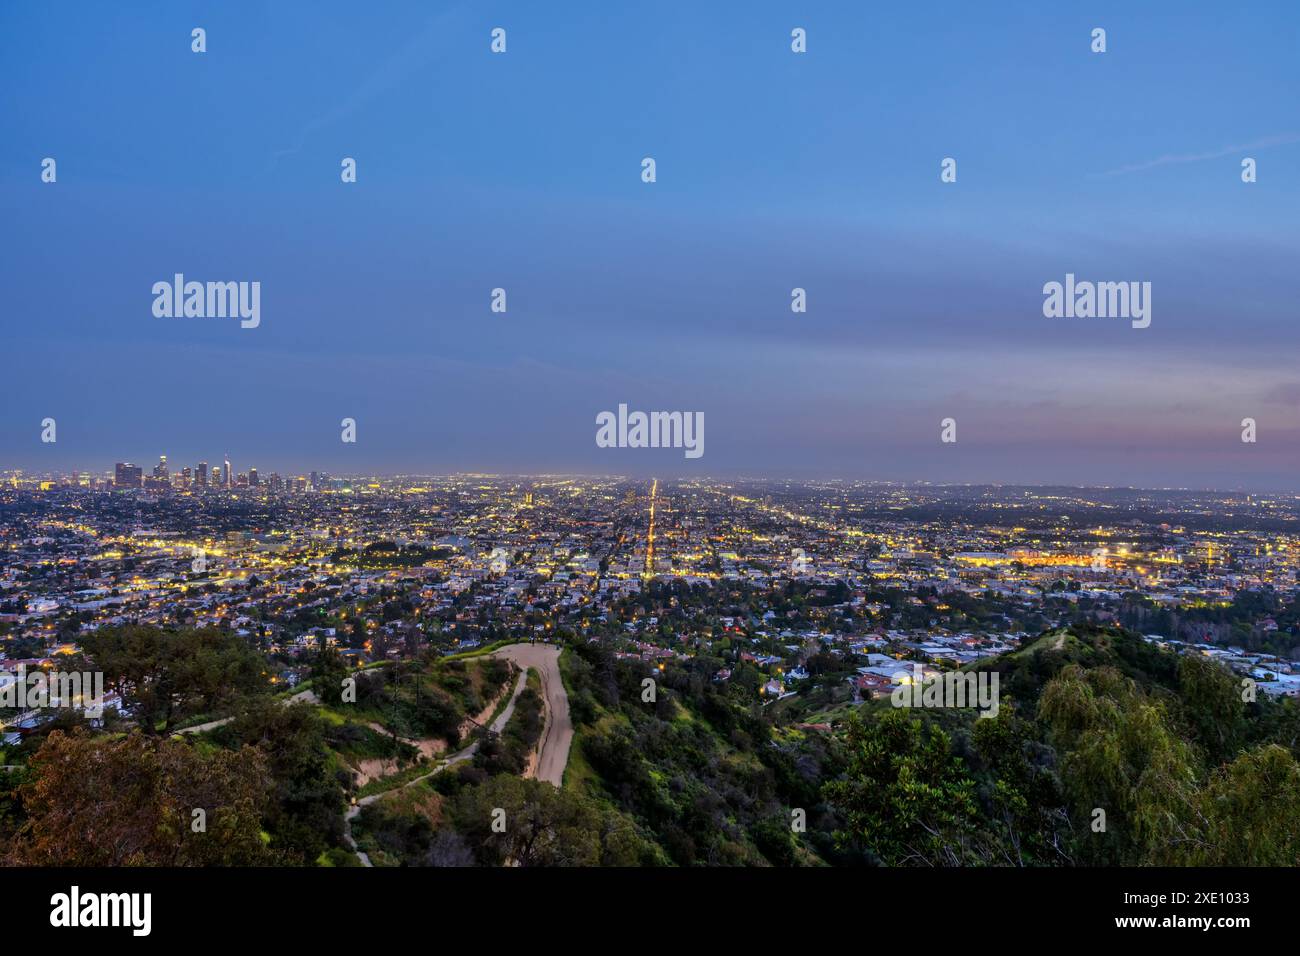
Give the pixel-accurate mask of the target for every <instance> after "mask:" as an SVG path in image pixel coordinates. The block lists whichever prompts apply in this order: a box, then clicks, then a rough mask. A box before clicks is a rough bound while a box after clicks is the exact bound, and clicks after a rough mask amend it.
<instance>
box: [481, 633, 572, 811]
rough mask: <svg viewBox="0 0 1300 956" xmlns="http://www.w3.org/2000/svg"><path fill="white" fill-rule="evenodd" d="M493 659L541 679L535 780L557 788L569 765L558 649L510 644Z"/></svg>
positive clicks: (569, 724)
mask: <svg viewBox="0 0 1300 956" xmlns="http://www.w3.org/2000/svg"><path fill="white" fill-rule="evenodd" d="M494 656H496V657H504V658H506V659H507V660H510V661H513V662H514V663H515V664H516V665H517V666H518V667H519V668H521V669H523V670H526V669H527V668H529V667H531V668H533V669H534V670H536V671H537V674H538V676H539V677H540V678H541V682H542V698H543V699H544V700H545V702H546V730H545V731H544V733H543V734H542V742H541V745H540V746H541V752H540V753H539V754H538V758H537V779H538V780H545V781H546V782H547V783H549V784H551V785H553V786H556V787H558V786H560V784H561V783H562V782H563V781H564V768H565V767H566V766H567V765H568V763H569V748H570V747H571V746H572V745H573V721H572V720H571V719H570V717H569V695H568V694H567V693H566V692H565V690H564V681H563V680H562V679H561V678H560V648H558V647H556V646H555V645H553V644H510V645H508V646H506V647H503V648H501V649H500V650H498V651H496V652H495V654H494Z"/></svg>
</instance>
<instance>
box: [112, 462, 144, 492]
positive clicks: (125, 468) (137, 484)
mask: <svg viewBox="0 0 1300 956" xmlns="http://www.w3.org/2000/svg"><path fill="white" fill-rule="evenodd" d="M113 484H114V485H116V486H117V487H118V488H141V487H143V486H144V469H143V468H141V467H140V466H139V465H133V464H131V463H130V462H129V461H119V462H118V463H117V467H116V468H115V469H114V480H113Z"/></svg>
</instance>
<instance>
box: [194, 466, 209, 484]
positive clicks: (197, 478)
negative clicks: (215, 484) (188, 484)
mask: <svg viewBox="0 0 1300 956" xmlns="http://www.w3.org/2000/svg"><path fill="white" fill-rule="evenodd" d="M194 484H196V485H198V486H199V487H200V488H206V487H207V486H208V463H207V462H206V461H201V462H199V467H198V470H197V471H195V472H194Z"/></svg>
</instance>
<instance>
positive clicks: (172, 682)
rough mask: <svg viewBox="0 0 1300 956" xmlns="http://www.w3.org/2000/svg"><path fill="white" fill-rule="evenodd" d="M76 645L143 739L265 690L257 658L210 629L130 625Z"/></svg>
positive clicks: (262, 661)
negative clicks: (131, 716) (134, 720)
mask: <svg viewBox="0 0 1300 956" xmlns="http://www.w3.org/2000/svg"><path fill="white" fill-rule="evenodd" d="M81 643H82V648H83V649H84V651H85V654H86V656H87V657H89V658H90V659H91V660H92V661H93V662H94V667H95V669H96V670H99V671H102V672H103V674H104V684H105V686H107V687H108V688H109V689H111V690H114V691H117V692H118V693H119V694H121V695H122V698H123V700H124V701H126V702H127V704H128V705H129V707H130V709H131V711H132V713H133V714H134V715H135V717H136V718H137V719H138V720H139V722H140V729H141V730H142V731H144V732H145V733H146V734H166V733H168V732H169V731H170V729H171V726H172V723H173V721H174V720H175V719H177V718H179V717H185V716H188V715H191V714H203V713H211V712H212V711H214V710H216V709H218V708H219V707H223V706H228V705H229V704H231V703H233V702H234V701H236V700H238V699H240V698H241V697H243V696H246V695H250V694H255V693H259V692H266V691H268V690H269V688H270V685H269V683H268V682H267V679H266V663H265V659H264V658H263V657H262V655H261V654H259V653H258V652H257V651H256V650H254V649H253V648H252V647H250V646H249V645H248V643H247V642H246V641H245V640H244V639H243V638H241V637H239V636H238V635H236V634H231V633H228V632H226V631H221V630H217V629H215V628H204V629H201V630H191V629H183V630H179V631H167V630H163V629H161V628H156V627H145V626H135V625H132V626H127V627H120V628H106V629H104V630H102V631H97V632H94V633H91V634H87V635H85V636H84V637H83V638H82V642H81Z"/></svg>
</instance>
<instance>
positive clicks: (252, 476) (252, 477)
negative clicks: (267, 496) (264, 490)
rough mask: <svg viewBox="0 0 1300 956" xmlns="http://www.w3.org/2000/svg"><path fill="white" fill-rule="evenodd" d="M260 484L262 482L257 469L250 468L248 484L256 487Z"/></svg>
mask: <svg viewBox="0 0 1300 956" xmlns="http://www.w3.org/2000/svg"><path fill="white" fill-rule="evenodd" d="M258 484H260V479H259V478H258V477H257V469H256V468H250V469H248V486H249V487H250V488H256V487H257V486H258Z"/></svg>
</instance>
